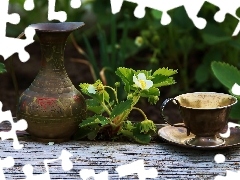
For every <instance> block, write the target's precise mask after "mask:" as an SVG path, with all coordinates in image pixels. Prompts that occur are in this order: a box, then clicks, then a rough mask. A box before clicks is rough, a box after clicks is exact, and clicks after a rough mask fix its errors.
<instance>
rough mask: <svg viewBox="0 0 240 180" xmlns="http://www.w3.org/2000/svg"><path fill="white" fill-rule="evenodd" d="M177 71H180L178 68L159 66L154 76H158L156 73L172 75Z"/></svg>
mask: <svg viewBox="0 0 240 180" xmlns="http://www.w3.org/2000/svg"><path fill="white" fill-rule="evenodd" d="M177 73H178V72H177V70H173V69H168V68H159V69H157V70H156V71H155V72H154V73H153V76H156V75H163V76H172V75H174V74H177Z"/></svg>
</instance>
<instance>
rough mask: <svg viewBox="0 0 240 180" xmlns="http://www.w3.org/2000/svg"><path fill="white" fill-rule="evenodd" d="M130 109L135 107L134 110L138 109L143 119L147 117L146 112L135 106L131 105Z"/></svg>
mask: <svg viewBox="0 0 240 180" xmlns="http://www.w3.org/2000/svg"><path fill="white" fill-rule="evenodd" d="M132 109H135V110H138V111H139V112H140V113H141V114H142V115H143V117H144V120H146V119H148V118H147V116H146V114H145V113H144V112H143V110H141V109H140V108H137V107H133V108H132Z"/></svg>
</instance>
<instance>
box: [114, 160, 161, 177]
mask: <svg viewBox="0 0 240 180" xmlns="http://www.w3.org/2000/svg"><path fill="white" fill-rule="evenodd" d="M116 171H117V172H118V175H119V177H120V178H122V177H124V176H128V175H133V174H135V173H136V174H137V176H138V178H139V179H140V180H145V179H146V178H157V176H158V171H157V169H156V168H150V169H147V170H146V169H145V167H144V160H137V161H134V162H132V163H130V164H126V165H122V166H119V167H117V168H116Z"/></svg>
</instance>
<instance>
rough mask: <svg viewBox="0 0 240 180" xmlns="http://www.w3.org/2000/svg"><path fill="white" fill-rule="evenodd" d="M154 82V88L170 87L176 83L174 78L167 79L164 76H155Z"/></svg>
mask: <svg viewBox="0 0 240 180" xmlns="http://www.w3.org/2000/svg"><path fill="white" fill-rule="evenodd" d="M152 81H153V87H162V86H169V85H172V84H175V83H176V82H175V80H174V79H173V77H167V76H163V75H155V76H154V79H152Z"/></svg>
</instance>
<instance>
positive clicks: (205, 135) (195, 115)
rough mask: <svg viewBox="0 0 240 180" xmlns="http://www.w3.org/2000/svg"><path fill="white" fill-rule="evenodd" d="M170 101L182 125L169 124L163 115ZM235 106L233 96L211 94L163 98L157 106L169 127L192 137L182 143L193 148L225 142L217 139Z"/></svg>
mask: <svg viewBox="0 0 240 180" xmlns="http://www.w3.org/2000/svg"><path fill="white" fill-rule="evenodd" d="M170 101H172V102H173V103H174V104H176V105H177V106H178V108H179V112H180V115H181V118H182V120H183V125H179V124H172V123H171V122H169V120H167V119H166V118H165V116H164V108H165V106H166V105H167V103H168V102H170ZM236 103H237V98H235V97H234V96H231V95H228V94H223V93H215V92H194V93H186V94H182V95H179V96H176V97H175V98H168V99H166V100H165V101H164V102H163V103H162V106H161V115H162V117H163V119H164V120H165V121H166V122H167V123H168V124H170V125H172V126H177V127H179V126H180V127H184V128H186V129H187V135H189V134H190V133H192V134H194V135H195V137H194V138H192V139H189V140H187V141H186V144H188V145H191V146H196V147H217V146H221V145H223V144H224V143H225V140H224V139H222V138H219V137H217V134H218V133H219V132H221V130H223V128H224V127H225V126H226V125H227V123H228V116H229V113H230V109H231V107H232V106H233V105H234V104H236Z"/></svg>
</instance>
